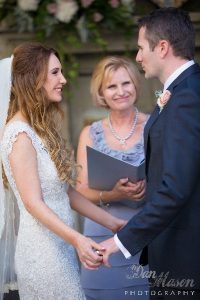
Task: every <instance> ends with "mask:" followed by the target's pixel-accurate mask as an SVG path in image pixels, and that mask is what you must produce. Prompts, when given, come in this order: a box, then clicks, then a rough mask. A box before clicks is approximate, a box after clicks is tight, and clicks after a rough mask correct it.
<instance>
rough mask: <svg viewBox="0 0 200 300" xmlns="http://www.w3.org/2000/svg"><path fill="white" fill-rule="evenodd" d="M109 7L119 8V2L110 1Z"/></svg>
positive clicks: (115, 0) (116, 0)
mask: <svg viewBox="0 0 200 300" xmlns="http://www.w3.org/2000/svg"><path fill="white" fill-rule="evenodd" d="M109 4H110V6H112V7H113V8H117V7H118V6H119V0H110V1H109Z"/></svg>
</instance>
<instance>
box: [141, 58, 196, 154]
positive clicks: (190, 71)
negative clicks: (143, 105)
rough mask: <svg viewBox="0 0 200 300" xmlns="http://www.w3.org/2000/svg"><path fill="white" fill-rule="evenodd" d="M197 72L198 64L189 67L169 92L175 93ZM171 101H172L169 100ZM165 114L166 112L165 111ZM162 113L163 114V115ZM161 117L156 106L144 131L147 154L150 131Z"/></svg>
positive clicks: (169, 88) (172, 84)
mask: <svg viewBox="0 0 200 300" xmlns="http://www.w3.org/2000/svg"><path fill="white" fill-rule="evenodd" d="M196 72H200V67H199V65H198V64H194V65H192V66H191V67H189V68H188V69H186V70H185V71H184V72H183V73H181V74H180V75H179V76H178V77H177V78H176V79H175V80H174V81H173V82H172V83H171V84H170V86H169V87H168V90H169V91H170V92H171V93H173V89H174V88H175V87H176V86H177V85H178V84H179V83H180V82H181V81H183V80H184V79H185V78H187V77H188V76H190V75H191V74H193V73H196ZM169 101H170V100H169ZM163 112H164V111H163ZM163 112H162V113H163ZM158 116H159V107H158V105H156V107H155V109H154V111H153V113H152V114H151V116H150V118H149V120H148V122H147V124H146V126H145V129H144V149H145V153H146V152H147V142H148V135H149V130H150V128H151V126H152V125H153V124H154V123H155V122H156V120H157V119H158Z"/></svg>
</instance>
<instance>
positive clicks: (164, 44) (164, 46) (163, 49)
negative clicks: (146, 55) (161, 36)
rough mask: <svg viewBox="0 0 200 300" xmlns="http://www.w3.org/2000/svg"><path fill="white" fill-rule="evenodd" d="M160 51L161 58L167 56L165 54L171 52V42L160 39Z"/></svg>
mask: <svg viewBox="0 0 200 300" xmlns="http://www.w3.org/2000/svg"><path fill="white" fill-rule="evenodd" d="M157 47H158V51H159V55H160V58H162V59H163V58H165V56H166V55H167V54H168V53H169V51H170V48H171V47H170V43H169V42H168V41H166V40H160V41H159V42H158V45H157Z"/></svg>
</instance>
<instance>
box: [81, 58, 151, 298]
mask: <svg viewBox="0 0 200 300" xmlns="http://www.w3.org/2000/svg"><path fill="white" fill-rule="evenodd" d="M139 82H140V74H139V71H138V70H137V68H136V66H135V65H134V64H133V63H132V61H131V60H129V59H128V58H124V57H117V56H110V57H106V58H103V59H102V60H101V61H100V62H99V63H98V64H97V66H96V67H95V69H94V72H93V75H92V79H91V85H90V92H91V96H92V99H93V101H94V103H95V104H96V105H97V106H99V107H105V108H107V110H108V115H107V117H106V118H104V119H102V120H100V121H97V122H94V123H92V124H91V125H90V126H86V127H85V128H83V130H82V132H81V134H80V139H79V145H78V150H77V162H78V164H80V165H81V166H82V169H81V170H80V172H79V178H78V179H79V180H78V183H77V190H78V191H79V192H80V193H82V194H83V195H84V196H85V197H87V198H88V199H90V201H92V202H93V203H96V205H99V206H101V207H103V208H104V209H105V210H107V211H108V212H109V213H111V214H113V215H115V216H118V217H120V218H124V219H127V220H128V219H130V218H132V217H133V216H134V215H135V214H137V213H138V212H139V211H140V210H141V208H142V206H143V204H144V201H143V197H144V193H145V181H144V180H143V181H139V182H137V183H131V182H130V181H129V180H128V178H121V179H120V180H119V181H118V182H116V184H115V186H114V187H113V189H112V190H110V191H105V190H94V189H91V188H89V186H88V181H87V177H88V176H87V173H88V170H87V156H86V146H90V147H93V148H94V149H97V150H99V151H101V152H103V153H105V154H107V155H110V156H112V157H115V158H117V159H120V160H123V161H125V162H128V163H130V164H132V165H135V166H138V165H139V164H140V162H141V161H143V160H144V150H143V130H144V126H145V124H146V122H147V119H148V115H145V114H144V113H142V112H139V111H138V109H137V107H136V106H135V104H136V102H137V99H138V95H139ZM97 172H98V170H97ZM122 199H126V200H129V201H128V205H127V201H126V204H125V203H124V202H123V201H122ZM120 200H121V201H120ZM129 204H130V205H129ZM84 234H85V235H86V236H88V237H91V238H92V239H94V240H95V241H96V242H98V243H99V242H101V241H103V240H105V239H107V238H109V237H110V236H111V233H110V232H109V230H107V229H105V228H103V227H102V226H101V225H98V224H97V223H95V222H93V221H91V220H89V219H85V222H84ZM139 257H140V253H138V254H137V255H136V256H134V257H131V259H129V260H127V259H125V258H124V256H123V254H122V253H121V252H118V253H116V254H114V255H113V256H112V257H111V259H110V263H111V265H112V268H106V267H100V268H99V269H98V270H95V271H90V270H86V269H85V268H82V272H81V280H82V286H83V288H84V290H85V294H86V296H87V299H88V300H91V299H93V300H97V299H98V300H110V299H117V300H122V299H123V300H124V299H125V298H126V299H128V297H132V296H131V295H133V294H134V299H140V300H142V299H145V300H147V299H148V296H147V294H148V281H147V279H144V278H134V276H133V268H134V265H137V264H139ZM128 295H129V296H128ZM137 295H138V296H137ZM131 299H132V298H131Z"/></svg>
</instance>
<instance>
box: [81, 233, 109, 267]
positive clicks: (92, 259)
mask: <svg viewBox="0 0 200 300" xmlns="http://www.w3.org/2000/svg"><path fill="white" fill-rule="evenodd" d="M75 248H76V251H77V253H78V256H79V259H80V261H81V263H82V264H83V266H84V267H85V268H87V269H89V270H96V269H98V268H99V267H100V266H101V264H102V262H103V258H102V255H101V254H103V252H104V250H105V249H104V248H103V247H102V246H100V245H99V244H97V243H96V242H94V241H93V240H92V239H90V238H87V237H85V236H83V235H81V234H80V235H79V236H78V237H77V238H76V242H75Z"/></svg>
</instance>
